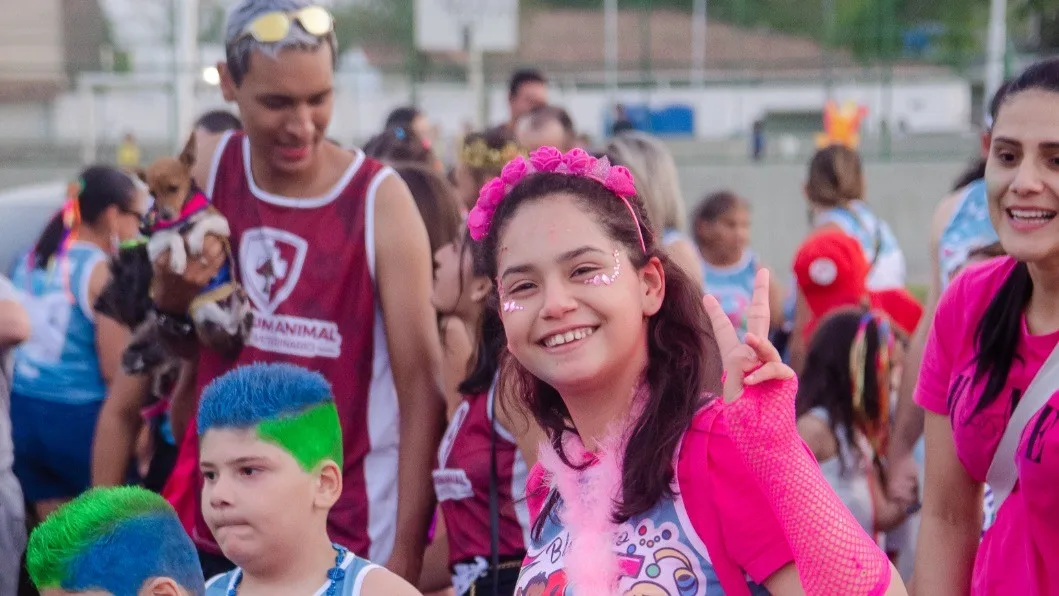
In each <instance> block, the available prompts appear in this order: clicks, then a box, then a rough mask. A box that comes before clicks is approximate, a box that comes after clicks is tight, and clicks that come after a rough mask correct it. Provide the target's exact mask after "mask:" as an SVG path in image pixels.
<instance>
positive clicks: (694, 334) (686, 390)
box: [481, 173, 721, 537]
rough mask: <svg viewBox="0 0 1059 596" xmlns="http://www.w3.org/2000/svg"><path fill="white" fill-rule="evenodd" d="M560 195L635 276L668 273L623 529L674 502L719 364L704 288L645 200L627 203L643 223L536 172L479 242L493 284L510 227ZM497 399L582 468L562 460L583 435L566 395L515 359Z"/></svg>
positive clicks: (609, 200) (604, 194) (573, 180)
mask: <svg viewBox="0 0 1059 596" xmlns="http://www.w3.org/2000/svg"><path fill="white" fill-rule="evenodd" d="M559 193H562V194H566V195H572V196H574V197H576V202H577V205H578V206H579V207H580V208H581V209H582V210H583V211H584V212H585V213H586V214H588V215H589V216H590V217H592V219H594V220H595V221H596V222H598V223H599V225H600V226H601V227H602V229H603V231H604V232H605V233H606V235H607V236H608V237H609V238H610V239H612V240H613V241H614V242H616V243H618V244H619V245H620V246H621V247H622V248H624V249H625V250H626V251H627V252H628V255H629V261H630V264H631V265H632V266H633V267H635V268H636V269H637V270H639V269H641V268H643V267H644V266H645V265H646V264H647V263H648V261H649V260H650V259H651V258H656V259H658V260H659V261H661V263H662V268H663V270H664V272H665V279H666V281H665V299H664V300H663V301H662V306H661V309H660V310H659V311H658V313H656V314H655V315H654V316H652V317H651V318H650V319H649V320H648V322H647V325H648V333H647V343H648V346H647V348H648V352H647V353H648V365H647V370H646V371H645V380H646V382H647V384H648V386H649V387H650V396H649V397H648V401H647V403H646V404H645V407H644V410H643V414H642V415H641V417H640V419H639V420H637V421H636V423H635V424H634V426H633V429H632V434H631V436H630V439H629V443H628V447H627V448H626V450H625V460H624V461H625V463H624V467H623V469H622V487H623V488H622V494H621V498H620V501H619V502H616V503H615V504H614V515H613V518H614V521H615V522H618V523H621V522H624V521H626V520H628V519H629V518H631V517H633V516H635V515H638V514H641V513H644V512H646V511H647V510H649V509H650V508H651V507H653V506H654V505H655V504H656V503H657V502H658V501H659V500H660V499H662V498H665V497H670V496H672V494H673V489H672V482H673V477H674V469H673V462H674V456H675V454H676V452H677V448H678V447H679V445H680V441H681V439H682V437H683V436H684V433H685V432H686V431H687V430H688V428H689V427H690V425H691V421H692V418H693V417H694V415H695V412H696V411H698V410H699V408H701V407H702V406H703V405H704V404H705V403H706V401H707V400H709V399H711V398H712V395H717V394H720V392H721V356H720V351H719V349H718V347H717V342H716V340H715V338H714V333H713V328H712V326H711V325H710V323H709V320H708V318H707V316H706V312H705V309H704V308H703V306H702V302H701V300H700V291H699V288H698V286H697V285H695V283H694V282H692V281H691V279H689V278H688V277H687V276H686V275H685V274H684V273H683V272H682V271H681V269H680V267H678V266H677V265H675V264H674V263H673V262H672V261H670V260H669V258H668V257H667V256H666V254H665V252H664V251H663V250H662V248H661V247H659V246H658V239H657V238H656V237H655V236H654V233H653V231H652V230H653V228H652V227H651V222H650V221H648V219H647V214H646V212H645V211H644V207H643V204H642V203H641V201H640V200H639V199H638V198H635V197H634V198H631V199H630V200H629V202H630V204H631V205H632V207H633V209H634V211H635V212H636V219H637V220H638V223H637V221H634V220H633V218H632V217H631V216H630V214H629V210H628V208H627V207H626V206H625V204H624V202H622V201H621V199H619V198H618V197H616V196H615V195H614V194H613V193H611V192H610V191H609V190H607V189H606V188H605V187H603V185H601V184H600V183H598V182H596V181H594V180H591V179H588V178H581V177H576V176H567V175H562V174H554V173H538V174H532V175H530V176H527V177H526V178H525V179H523V180H522V181H521V182H519V184H518V185H516V186H515V188H513V189H512V190H511V192H510V193H509V194H508V195H507V196H506V197H505V198H504V200H503V201H502V202H501V203H500V205H499V207H498V208H497V210H496V213H495V215H494V217H493V220H492V226H491V227H490V230H489V233H488V235H487V236H486V237H485V238H484V239H483V240H482V251H481V257H482V259H484V263H483V266H482V267H481V270H483V271H486V272H487V274H488V275H489V277H490V278H491V279H496V276H497V254H498V253H497V250H498V244H499V242H500V238H501V236H502V235H503V233H504V230H505V228H506V227H507V226H508V225H509V223H510V221H511V219H512V218H513V217H514V215H515V214H516V213H518V211H519V209H520V208H521V207H522V206H523V205H526V204H527V203H532V202H535V201H541V200H547V197H549V196H554V195H556V194H559ZM637 227H639V230H637ZM640 234H643V238H644V241H645V243H646V244H647V251H646V254H645V252H644V250H643V249H642V248H641V247H640ZM493 299H494V300H495V299H496V298H495V296H494V298H493ZM499 390H500V391H501V392H502V393H503V394H504V395H510V396H512V397H513V398H518V399H521V401H522V403H523V405H524V406H525V408H526V409H527V410H528V411H529V412H531V413H532V414H533V416H534V418H535V419H536V421H537V423H538V424H539V425H540V426H541V428H543V429H544V430H545V432H546V434H547V436H548V439H549V441H550V442H551V445H552V447H554V448H555V450H556V452H557V453H558V454H559V457H560V458H561V459H562V461H563V462H564V463H565V464H567V465H570V466H572V467H576V466H574V464H572V463H571V462H570V460H569V459H568V457H567V455H566V453H565V452H564V451H563V446H562V436H563V433H564V432H575V433H576V432H577V431H576V429H575V428H574V426H573V423H572V421H571V419H570V412H569V410H567V408H566V404H565V403H563V399H562V396H560V395H559V392H558V391H556V389H555V388H554V387H552V386H550V385H548V384H547V383H546V382H544V381H543V380H541V379H538V378H536V377H534V376H533V375H532V374H531V373H530V372H529V371H528V370H526V369H525V368H523V367H522V365H521V364H520V363H519V362H518V361H517V360H515V358H514V357H513V356H511V355H510V353H505V354H504V355H503V357H502V363H501V375H500V389H499ZM557 502H558V496H557V495H556V494H555V493H553V494H552V495H550V496H549V497H548V500H547V501H546V503H545V506H544V508H543V510H542V515H540V516H539V517H538V519H537V522H536V524H535V525H534V528H533V533H534V536H537V537H539V536H540V533H541V531H542V528H543V524H544V520H545V519H547V517H548V516H550V515H552V514H554V509H555V506H556V504H557Z"/></svg>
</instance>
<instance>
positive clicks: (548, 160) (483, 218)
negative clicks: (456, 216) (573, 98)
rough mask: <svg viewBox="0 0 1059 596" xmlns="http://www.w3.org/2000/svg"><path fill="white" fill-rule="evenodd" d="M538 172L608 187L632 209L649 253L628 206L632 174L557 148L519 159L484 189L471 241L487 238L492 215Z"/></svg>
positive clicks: (471, 217)
mask: <svg viewBox="0 0 1059 596" xmlns="http://www.w3.org/2000/svg"><path fill="white" fill-rule="evenodd" d="M538 172H549V173H554V174H566V175H568V176H580V177H582V178H590V179H592V180H595V181H596V182H599V183H600V184H602V185H603V186H605V187H606V188H607V190H609V191H610V192H612V193H614V194H615V195H617V196H618V198H619V199H621V200H622V202H624V203H625V206H626V207H627V208H628V209H629V213H630V214H632V219H633V221H634V222H636V233H637V234H638V235H639V236H640V248H642V249H643V251H644V253H645V254H646V253H647V243H645V242H644V238H643V232H642V231H640V220H639V218H637V217H636V211H635V210H634V209H633V208H632V203H630V202H629V197H633V196H636V182H635V181H634V180H633V177H632V173H631V172H629V169H628V168H626V167H625V166H612V165H610V160H609V159H607V158H606V157H604V158H602V159H596V158H595V157H593V156H591V155H589V154H588V152H586V151H585V150H584V149H571V150H570V151H567V152H566V154H565V155H564V154H563V153H562V152H561V151H559V150H558V149H556V148H555V147H541V148H540V149H537V150H536V151H534V152H533V153H530V156H529V157H528V158H526V157H523V156H521V155H520V156H518V157H516V158H514V159H512V160H511V161H509V162H507V165H505V166H504V169H503V170H502V171H501V172H500V176H498V177H497V178H493V179H492V180H490V181H489V182H487V183H486V184H485V186H483V187H482V190H481V192H479V193H478V202H477V203H475V205H474V209H471V212H470V213H469V214H468V215H467V228H468V229H469V230H470V231H471V238H473V239H474V240H476V241H477V240H481V239H482V238H485V237H486V235H487V234H489V227H490V226H491V225H492V223H493V215H494V214H496V209H497V207H499V206H500V203H501V202H502V201H503V200H504V197H506V196H507V195H508V193H510V192H511V189H512V188H514V187H515V185H517V184H518V183H519V182H520V181H522V179H523V178H525V177H526V176H529V175H530V174H536V173H538Z"/></svg>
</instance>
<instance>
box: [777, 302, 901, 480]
mask: <svg viewBox="0 0 1059 596" xmlns="http://www.w3.org/2000/svg"><path fill="white" fill-rule="evenodd" d="M865 312H866V311H865V310H864V309H862V308H850V309H844V310H842V311H839V312H835V313H834V314H831V315H830V316H828V317H827V318H826V319H824V321H823V322H822V323H821V324H820V329H819V330H818V331H817V332H816V333H814V334H813V339H812V342H811V343H810V344H809V353H808V355H807V356H806V358H805V367H804V368H803V370H802V373H801V374H800V375H798V400H797V415H798V416H802V415H803V414H807V413H809V411H810V410H812V409H813V408H817V407H820V408H823V409H825V410H827V416H828V425H829V426H830V427H831V433H832V434H834V435H835V436H836V437H837V436H839V433H838V430H837V429H838V428H839V427H840V426H841V427H843V428H844V429H845V433H844V434H845V439H846V443H847V444H848V445H849V446H851V447H852V448H853V449H854V450H857V451H858V452H859V448H858V446H857V440H856V432H855V431H856V430H857V429H858V428H860V426H859V424H860V422H861V421H859V420H857V414H856V413H855V411H854V407H853V371H852V369H851V367H852V366H853V365H856V366H860V367H863V371H864V385H863V386H864V394H863V399H864V401H863V404H864V410H863V411H864V415H865V416H866V417H868V418H870V419H871V420H879V418H880V416H882V414H883V412H882V411H881V406H882V405H883V401H884V400H883V399H881V396H880V395H879V392H878V390H875V388H878V387H879V380H880V379H879V371H878V370H877V368H876V366H875V362H876V360H877V358H878V356H879V350H880V348H881V347H882V346H881V344H880V341H881V340H880V336H879V325H878V323H877V321H875V320H874V319H873V320H871V321H868V322H867V325H866V327H865V330H864V347H865V350H864V361H863V362H856V363H854V362H852V361H851V358H850V352H851V351H852V348H853V340H854V338H856V336H857V332H858V330H859V329H860V321H861V318H862V317H863V316H864V314H865ZM841 449H842V443H841V442H839V451H840V453H839V455H840V457H839V458H838V459H839V463H840V464H841V466H842V469H843V470H845V466H846V457H844V456H846V455H849V454H846V453H842V452H841ZM861 455H863V454H861ZM878 455H880V454H876V456H878Z"/></svg>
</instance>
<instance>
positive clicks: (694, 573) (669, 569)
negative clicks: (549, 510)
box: [516, 518, 720, 596]
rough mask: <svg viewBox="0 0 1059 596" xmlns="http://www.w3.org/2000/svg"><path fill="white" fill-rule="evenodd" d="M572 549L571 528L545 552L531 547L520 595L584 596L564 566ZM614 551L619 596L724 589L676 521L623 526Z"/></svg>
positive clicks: (676, 595)
mask: <svg viewBox="0 0 1059 596" xmlns="http://www.w3.org/2000/svg"><path fill="white" fill-rule="evenodd" d="M569 548H570V534H569V532H568V531H565V530H563V531H562V532H560V533H559V534H558V535H556V536H553V537H552V538H551V539H550V540H548V541H547V542H545V543H544V544H543V546H542V547H541V548H531V550H530V552H529V554H527V556H526V560H525V561H524V562H523V565H522V573H521V579H520V580H519V584H520V585H521V586H522V588H520V589H519V591H517V592H516V596H519V595H524V596H535V595H536V594H545V595H549V596H551V595H553V594H554V595H556V596H571V595H574V596H583V595H581V594H575V592H573V591H572V590H571V589H570V588H569V586H568V585H567V578H566V572H565V571H564V570H563V563H564V561H565V558H566V557H565V555H566V552H567V550H568V549H569ZM614 549H615V551H617V552H618V567H619V569H620V571H621V577H620V579H619V581H618V590H617V592H616V593H617V594H621V595H622V596H693V595H697V594H708V593H712V592H710V590H709V589H707V587H708V586H717V588H716V589H717V590H719V589H720V588H719V584H718V580H717V577H716V575H715V574H714V572H713V570H712V568H711V569H710V570H709V572H708V573H704V570H703V566H702V564H701V563H700V558H699V555H697V554H696V553H695V552H694V551H693V550H692V549H691V548H690V547H689V546H688V545H687V544H686V543H685V542H684V541H683V540H681V531H680V527H679V526H678V525H677V524H676V523H674V522H673V521H668V520H667V521H662V522H660V523H658V524H657V525H656V523H655V520H654V519H651V518H641V519H638V520H637V521H636V522H635V523H631V522H627V523H625V524H622V525H621V526H620V528H619V531H618V536H617V539H616V541H615V545H614ZM538 588H540V589H542V591H540V592H538V591H537V590H538ZM717 593H720V592H717Z"/></svg>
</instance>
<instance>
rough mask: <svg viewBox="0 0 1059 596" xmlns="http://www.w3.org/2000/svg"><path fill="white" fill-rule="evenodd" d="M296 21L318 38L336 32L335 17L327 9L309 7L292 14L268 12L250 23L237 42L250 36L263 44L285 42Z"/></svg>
mask: <svg viewBox="0 0 1059 596" xmlns="http://www.w3.org/2000/svg"><path fill="white" fill-rule="evenodd" d="M295 21H297V22H298V24H299V25H301V26H302V29H305V32H306V33H308V34H309V35H313V36H316V37H323V36H324V35H328V34H330V33H332V32H334V30H335V20H334V17H332V16H331V13H329V12H327V9H325V8H322V7H320V6H307V7H305V8H301V9H298V10H294V11H291V12H284V11H275V12H266V13H265V14H263V15H261V16H259V17H257V18H256V19H254V20H252V21H250V24H249V25H247V26H246V28H244V29H243V32H242V34H240V35H239V37H238V38H237V39H236V41H239V40H240V39H242V38H244V37H246V36H248V35H249V36H250V37H253V38H254V39H256V40H257V41H259V42H261V43H276V42H278V41H283V40H284V39H287V36H288V35H290V30H291V27H293V26H294V22H295Z"/></svg>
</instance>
